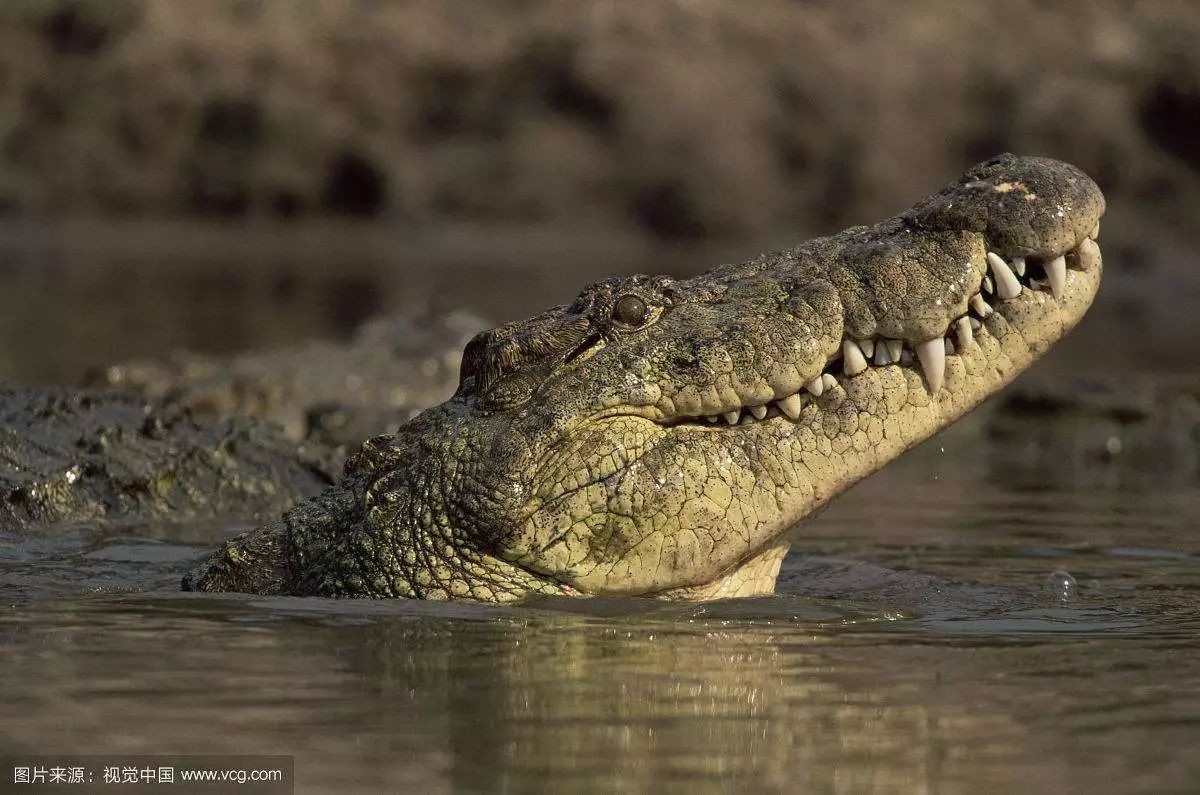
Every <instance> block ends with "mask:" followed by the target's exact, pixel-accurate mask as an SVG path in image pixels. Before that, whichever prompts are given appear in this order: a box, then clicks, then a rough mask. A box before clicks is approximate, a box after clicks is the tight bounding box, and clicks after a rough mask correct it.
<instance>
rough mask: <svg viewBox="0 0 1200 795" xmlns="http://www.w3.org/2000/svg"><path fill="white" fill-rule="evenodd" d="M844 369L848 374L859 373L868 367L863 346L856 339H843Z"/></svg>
mask: <svg viewBox="0 0 1200 795" xmlns="http://www.w3.org/2000/svg"><path fill="white" fill-rule="evenodd" d="M842 369H843V370H844V371H845V373H846V375H858V374H859V373H861V372H862V371H863V370H866V369H867V360H866V358H865V357H864V356H863V352H862V348H860V347H858V343H856V342H855V341H854V340H842Z"/></svg>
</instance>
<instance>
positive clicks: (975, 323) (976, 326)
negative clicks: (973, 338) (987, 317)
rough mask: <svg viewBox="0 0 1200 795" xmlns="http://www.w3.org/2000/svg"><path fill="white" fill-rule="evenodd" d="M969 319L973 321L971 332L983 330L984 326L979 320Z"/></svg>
mask: <svg viewBox="0 0 1200 795" xmlns="http://www.w3.org/2000/svg"><path fill="white" fill-rule="evenodd" d="M969 319H970V321H971V331H979V329H981V328H983V324H982V323H980V322H979V318H975V317H973V318H969Z"/></svg>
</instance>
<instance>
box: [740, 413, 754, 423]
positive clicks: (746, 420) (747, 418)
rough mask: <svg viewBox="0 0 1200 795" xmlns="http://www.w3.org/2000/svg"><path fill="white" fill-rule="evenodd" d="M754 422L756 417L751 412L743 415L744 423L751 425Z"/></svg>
mask: <svg viewBox="0 0 1200 795" xmlns="http://www.w3.org/2000/svg"><path fill="white" fill-rule="evenodd" d="M752 422H754V418H753V417H751V416H750V415H749V414H747V415H745V416H744V417H742V425H749V424H750V423H752Z"/></svg>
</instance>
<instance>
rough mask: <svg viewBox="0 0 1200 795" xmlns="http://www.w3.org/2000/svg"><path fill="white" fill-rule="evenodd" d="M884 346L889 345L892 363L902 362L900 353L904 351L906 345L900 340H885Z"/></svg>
mask: <svg viewBox="0 0 1200 795" xmlns="http://www.w3.org/2000/svg"><path fill="white" fill-rule="evenodd" d="M884 344H886V345H887V349H888V356H891V357H892V361H893V362H898V361H900V352H901V351H903V350H904V343H903V342H901V341H900V340H884Z"/></svg>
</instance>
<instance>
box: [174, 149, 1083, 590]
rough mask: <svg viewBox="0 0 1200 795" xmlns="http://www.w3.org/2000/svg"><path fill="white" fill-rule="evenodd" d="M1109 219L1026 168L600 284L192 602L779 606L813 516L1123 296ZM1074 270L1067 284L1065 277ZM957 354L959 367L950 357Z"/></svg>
mask: <svg viewBox="0 0 1200 795" xmlns="http://www.w3.org/2000/svg"><path fill="white" fill-rule="evenodd" d="M1103 211H1104V199H1103V197H1102V196H1101V194H1100V191H1099V189H1098V188H1097V187H1096V185H1095V184H1094V183H1093V182H1092V181H1091V180H1090V179H1088V178H1087V177H1086V176H1085V175H1084V174H1083V173H1081V172H1080V171H1078V170H1077V169H1075V168H1074V167H1072V166H1069V165H1066V164H1064V163H1059V162H1056V161H1053V160H1047V159H1042V158H1016V157H1013V156H1011V155H1003V156H1001V157H998V158H994V159H992V160H990V161H988V162H987V163H983V164H980V165H979V166H976V167H975V168H974V169H972V170H971V171H970V172H968V173H967V174H966V175H964V176H963V177H962V178H961V179H960V180H959V181H958V182H956V183H955V184H953V185H951V186H949V187H947V188H946V189H944V190H942V191H940V192H938V193H936V194H934V195H933V196H930V197H928V198H926V199H924V200H922V201H921V202H919V203H918V204H917V205H916V206H914V207H913V208H912V209H911V210H909V211H907V212H905V213H903V214H902V215H900V216H897V217H895V218H892V219H890V220H888V221H884V222H883V223H880V224H877V225H875V226H872V227H856V228H853V229H849V230H846V231H844V232H842V233H840V234H838V235H835V236H833V237H828V238H821V239H818V240H813V241H811V242H808V243H805V244H803V245H801V246H799V247H797V248H794V249H791V250H788V251H782V252H778V253H773V254H766V255H763V256H761V257H759V258H757V259H755V260H753V261H750V262H747V263H744V264H740V265H731V266H723V267H719V268H716V269H715V270H713V271H710V272H709V273H706V274H704V275H702V276H698V277H696V278H694V279H688V280H684V281H676V280H673V279H670V278H667V277H646V276H635V277H631V278H625V279H616V278H614V279H608V280H606V281H603V282H599V283H598V284H594V285H592V286H590V287H588V288H587V289H585V290H584V291H583V292H582V293H581V294H580V296H579V298H578V299H577V300H576V301H575V303H573V304H572V305H571V306H563V307H557V308H555V309H552V310H550V311H548V312H546V313H545V314H542V315H540V316H538V317H535V318H533V319H531V320H528V321H525V322H521V323H514V324H510V325H507V326H503V327H501V328H498V329H495V330H493V331H490V332H485V333H484V334H481V335H479V336H478V337H476V338H475V339H474V340H473V341H472V342H471V343H470V344H469V345H468V346H467V349H466V351H465V353H464V356H463V365H462V374H461V382H460V386H459V389H458V392H457V393H456V394H455V396H454V397H453V398H452V399H450V400H449V401H447V402H445V403H443V404H441V405H440V406H436V407H434V408H431V409H429V410H427V411H425V412H423V413H422V414H420V415H419V416H417V417H416V418H415V419H413V420H412V421H411V422H409V423H408V424H406V425H404V426H403V427H401V428H400V430H399V431H398V432H397V433H396V434H395V435H394V436H385V437H379V438H376V439H373V440H371V441H369V442H367V443H366V444H365V445H364V446H363V448H362V449H361V450H360V451H359V453H358V454H357V455H356V456H355V457H354V458H353V459H352V460H351V461H350V462H349V463H348V465H347V477H346V479H345V481H344V482H343V483H342V484H341V485H339V486H337V487H334V488H332V489H330V490H328V491H326V492H325V493H324V494H323V495H321V496H320V497H319V498H317V499H315V500H313V501H311V502H309V503H306V504H303V505H301V506H299V507H298V508H295V509H293V510H292V511H291V512H289V513H288V514H287V515H285V516H284V518H283V519H282V520H280V521H278V522H275V523H273V524H270V525H267V526H265V527H263V528H260V529H258V530H255V531H252V532H250V533H248V534H246V535H243V536H241V537H239V538H236V539H234V540H233V541H231V542H230V543H229V544H227V545H226V547H225V548H224V549H222V550H220V551H219V552H217V553H216V554H215V555H214V556H213V557H212V558H211V559H210V560H209V561H208V562H207V563H206V564H205V565H204V566H202V567H201V568H200V569H199V570H198V571H196V572H195V573H194V574H192V575H190V576H189V577H188V578H187V579H186V580H185V582H184V587H185V588H190V589H196V590H209V591H219V590H237V591H250V592H256V593H275V594H284V593H286V594H301V595H322V596H360V597H362V596H367V597H417V598H427V599H448V598H475V599H481V600H488V601H510V600H515V599H520V598H522V597H524V596H527V595H529V594H533V593H552V594H572V595H589V594H602V593H623V594H645V595H655V596H660V597H665V598H682V599H708V598H716V597H724V596H744V595H750V594H761V593H769V592H771V591H772V590H773V589H774V583H775V578H776V575H777V574H778V571H779V564H780V562H781V561H782V559H783V556H784V554H785V553H786V551H787V548H788V543H789V538H788V532H789V529H790V528H792V527H793V526H794V525H795V524H796V523H797V522H798V521H799V520H801V519H803V518H804V517H805V516H806V515H808V514H809V513H811V512H812V511H813V510H815V509H817V508H819V507H820V506H821V505H823V504H825V503H826V502H827V501H828V500H829V499H830V498H832V497H833V496H834V495H836V494H837V493H839V492H840V491H842V490H844V489H845V488H846V487H848V486H849V485H851V484H852V483H854V482H855V481H856V480H858V479H859V478H862V477H864V476H865V475H867V474H869V473H871V472H873V471H875V470H876V469H878V468H879V467H881V466H883V465H884V464H886V463H887V462H888V461H890V460H892V459H893V458H895V457H896V456H898V455H899V454H900V453H902V452H904V451H905V450H907V449H908V448H910V447H912V446H913V445H915V444H917V443H919V442H920V441H922V440H923V439H926V438H928V437H929V436H930V435H931V434H933V433H934V432H936V431H937V430H939V429H940V428H943V427H945V426H946V425H947V424H949V423H950V422H952V421H954V420H955V419H956V418H958V417H959V416H961V415H962V414H964V413H965V412H967V411H969V410H970V409H971V408H973V407H974V406H975V405H977V404H978V403H979V402H980V401H982V400H983V399H984V398H986V397H987V396H988V395H991V394H992V393H994V392H995V391H996V390H998V389H999V388H1000V387H1002V386H1003V385H1004V384H1006V383H1008V382H1009V381H1010V380H1011V379H1012V378H1013V377H1014V376H1016V375H1017V373H1019V372H1021V371H1022V370H1023V369H1024V368H1026V367H1027V366H1028V365H1029V364H1030V363H1031V362H1032V361H1033V360H1034V359H1036V358H1037V357H1038V356H1040V355H1041V354H1042V353H1044V352H1045V351H1046V350H1047V349H1048V348H1049V347H1050V346H1051V345H1052V344H1053V343H1054V342H1055V341H1056V340H1058V339H1059V338H1060V337H1061V336H1062V335H1063V334H1064V333H1066V332H1067V331H1068V330H1069V329H1070V328H1071V327H1072V326H1074V325H1075V323H1076V322H1077V321H1078V320H1079V319H1080V317H1081V316H1082V315H1083V313H1084V311H1085V310H1086V309H1087V307H1088V305H1089V304H1090V303H1091V301H1092V298H1093V297H1094V295H1095V293H1096V289H1097V287H1098V285H1099V281H1100V272H1101V263H1100V257H1099V249H1098V248H1097V246H1096V244H1095V243H1094V242H1093V241H1092V239H1091V238H1092V237H1094V236H1095V234H1096V232H1095V230H1096V229H1097V228H1098V222H1099V218H1100V216H1101V215H1102V214H1103ZM988 252H992V253H993V254H995V255H999V257H1000V258H1002V260H1005V261H1009V262H1015V260H1014V258H1017V257H1026V258H1028V259H1027V262H1028V266H1029V273H1028V276H1026V277H1025V278H1023V279H1022V280H1021V283H1023V285H1024V289H1022V290H1020V292H1019V294H1017V293H1016V289H1018V288H1019V286H1020V285H1019V283H1018V282H1017V280H1016V279H1015V277H1011V276H1010V277H1009V278H1008V279H1007V280H1006V279H1002V278H1001V276H1002V275H1003V274H1002V273H1001V271H1002V270H1003V271H1005V273H1011V272H1010V271H1008V270H1007V269H1006V268H1005V266H1004V264H1003V262H1002V261H1001V259H994V260H993V262H994V263H999V268H998V269H997V268H996V265H992V266H991V268H992V269H993V270H992V272H991V275H990V276H989V275H988V274H989V264H988V262H989V259H990V258H989V257H988V256H986V255H987V253H988ZM1064 254H1065V255H1067V256H1066V262H1065V266H1066V267H1065V270H1063V271H1058V270H1057V268H1055V267H1054V266H1052V265H1047V263H1051V262H1053V261H1054V260H1055V258H1057V257H1058V256H1060V255H1064ZM1058 264H1059V266H1061V265H1063V264H1064V263H1062V262H1061V261H1059V263H1058ZM1044 266H1045V267H1046V268H1047V269H1048V270H1051V271H1055V272H1056V273H1062V280H1061V282H1060V283H1057V284H1055V285H1053V286H1054V287H1055V288H1056V289H1055V290H1054V292H1055V293H1058V295H1054V294H1052V292H1051V289H1050V286H1046V285H1043V286H1042V288H1041V289H1040V290H1034V289H1031V288H1030V286H1029V285H1030V279H1031V278H1032V277H1034V276H1040V275H1042V272H1043V267H1044ZM1014 269H1015V267H1014ZM985 276H987V277H988V278H985ZM993 281H994V282H995V289H996V291H997V293H998V295H993V296H987V295H986V293H985V294H984V295H985V296H986V297H988V298H989V301H990V302H989V303H988V304H987V305H984V304H982V303H981V302H980V300H979V299H974V305H975V307H976V311H977V312H979V313H982V314H985V315H987V317H986V318H985V319H983V321H982V324H980V325H979V327H978V328H977V329H975V330H973V331H971V330H970V329H971V325H970V315H969V314H968V312H969V306H970V305H971V303H972V297H973V296H974V295H975V294H977V293H980V291H981V289H983V288H982V287H981V285H984V284H991V283H992V282H993ZM1055 281H1057V280H1055ZM1006 289H1007V290H1010V291H1011V292H1008V293H1007V294H1006V293H1005V290H1006ZM631 296H632V298H631ZM1000 296H1004V298H1006V299H1008V300H1001V298H1000ZM993 307H994V311H993ZM643 308H644V309H645V312H644V313H643V312H642V311H640V310H642V309H643ZM947 334H950V335H951V336H952V337H953V339H954V342H955V343H956V348H955V350H956V353H955V354H954V355H949V356H942V355H939V352H940V351H943V350H944V348H943V346H944V344H945V343H944V342H943V337H944V336H945V335H947ZM875 339H878V340H879V342H878V344H876V345H874V346H872V344H871V343H867V344H866V345H865V346H860V345H857V344H855V343H853V342H847V341H853V340H875ZM887 340H890V341H892V342H891V345H890V346H889V345H888V344H887V343H886V342H885V341H887ZM864 347H865V348H867V349H868V351H869V349H870V348H871V347H875V348H876V351H875V355H876V357H877V358H875V360H874V363H873V364H872V365H871V366H867V365H866V364H865V363H864V362H863V361H861V360H860V359H859V354H860V353H862V351H863V349H864ZM901 351H903V353H901ZM911 351H916V352H917V354H918V355H917V356H916V357H914V356H913V355H912V353H911ZM892 354H899V355H900V363H888V361H889V359H890V358H891V355H892ZM942 362H944V376H943V375H941V374H940V373H939V370H940V369H941V367H940V365H941V363H942ZM823 374H824V375H823ZM818 384H820V386H818ZM806 385H808V386H809V389H806ZM818 391H819V392H820V393H821V394H820V395H819V396H818V395H815V394H811V392H818ZM797 393H799V395H800V396H797V397H793V396H796V395H797ZM758 415H765V416H763V417H762V418H759V416H758Z"/></svg>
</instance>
